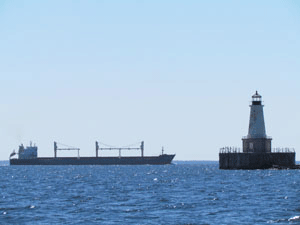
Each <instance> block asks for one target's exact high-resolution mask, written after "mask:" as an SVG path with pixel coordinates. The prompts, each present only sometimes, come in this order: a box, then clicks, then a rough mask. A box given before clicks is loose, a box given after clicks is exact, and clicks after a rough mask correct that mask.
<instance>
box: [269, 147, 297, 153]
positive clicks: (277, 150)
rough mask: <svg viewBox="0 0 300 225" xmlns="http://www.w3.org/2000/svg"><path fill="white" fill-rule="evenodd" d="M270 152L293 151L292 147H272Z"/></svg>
mask: <svg viewBox="0 0 300 225" xmlns="http://www.w3.org/2000/svg"><path fill="white" fill-rule="evenodd" d="M272 152H278V153H285V152H295V149H294V148H272Z"/></svg>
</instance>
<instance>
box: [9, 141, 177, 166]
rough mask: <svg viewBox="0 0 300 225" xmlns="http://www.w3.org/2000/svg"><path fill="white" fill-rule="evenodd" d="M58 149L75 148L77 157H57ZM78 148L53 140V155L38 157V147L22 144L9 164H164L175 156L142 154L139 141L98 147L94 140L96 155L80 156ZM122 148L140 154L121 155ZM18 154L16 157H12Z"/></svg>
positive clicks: (142, 143) (168, 162)
mask: <svg viewBox="0 0 300 225" xmlns="http://www.w3.org/2000/svg"><path fill="white" fill-rule="evenodd" d="M59 150H75V151H78V156H77V157H57V151H59ZM79 150H80V149H79V148H74V147H68V148H58V147H57V142H54V157H38V156H37V152H38V147H37V146H35V145H32V144H30V146H28V147H26V148H25V147H24V146H23V144H22V145H20V146H19V151H18V153H16V152H15V151H13V152H12V153H11V154H10V159H9V162H10V165H147V164H148V165H165V164H171V162H172V160H173V159H174V157H175V154H172V155H168V154H164V150H163V149H162V154H161V155H159V156H144V142H143V141H142V142H141V145H140V147H138V148H130V147H126V148H124V147H121V148H118V147H105V148H99V143H98V142H96V157H80V156H79ZM99 150H100V151H101V150H102V151H103V150H117V151H119V156H117V157H115V156H110V157H106V156H99V154H98V153H99ZM122 150H140V151H141V156H121V151H122ZM15 155H18V157H17V158H13V157H14V156H15Z"/></svg>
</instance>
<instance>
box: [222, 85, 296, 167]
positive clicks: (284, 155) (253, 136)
mask: <svg viewBox="0 0 300 225" xmlns="http://www.w3.org/2000/svg"><path fill="white" fill-rule="evenodd" d="M263 107H264V106H263V105H262V97H261V95H260V94H258V92H257V91H256V92H255V94H254V95H252V102H251V105H250V119H249V129H248V135H247V136H245V137H243V138H242V143H243V149H242V151H240V148H238V147H223V148H220V152H219V168H220V169H246V170H249V169H269V168H290V169H295V168H299V169H300V166H298V165H297V166H296V165H295V156H296V153H295V150H294V149H293V148H275V149H273V151H272V150H271V141H272V138H270V137H268V136H267V134H266V128H265V119H264V111H263Z"/></svg>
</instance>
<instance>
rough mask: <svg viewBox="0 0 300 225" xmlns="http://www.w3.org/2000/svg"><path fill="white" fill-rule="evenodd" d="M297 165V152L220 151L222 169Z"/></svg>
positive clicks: (220, 166)
mask: <svg viewBox="0 0 300 225" xmlns="http://www.w3.org/2000/svg"><path fill="white" fill-rule="evenodd" d="M273 165H277V166H283V167H293V166H295V152H272V153H232V152H230V153H219V168H220V169H268V168H271V167H272V166H273Z"/></svg>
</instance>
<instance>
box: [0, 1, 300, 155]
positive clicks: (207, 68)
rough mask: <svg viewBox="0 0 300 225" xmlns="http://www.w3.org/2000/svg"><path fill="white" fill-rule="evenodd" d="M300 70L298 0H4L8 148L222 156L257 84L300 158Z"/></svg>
mask: <svg viewBox="0 0 300 225" xmlns="http://www.w3.org/2000/svg"><path fill="white" fill-rule="evenodd" d="M299 72H300V2H299V1H292V0H291V1H282V0H269V1H268V0H267V1H258V0H253V1H230V0H228V1H223V0H219V1H217V0H214V1H96V0H94V1H67V0H66V1H56V0H52V1H37V0H36V1H30V0H28V1H1V2H0V99H1V101H0V104H1V110H0V140H1V151H0V160H7V159H8V157H9V154H10V153H11V151H12V150H13V149H17V148H18V145H19V144H20V143H24V144H28V143H29V141H30V140H32V141H33V142H35V143H37V145H38V147H39V156H52V155H53V141H55V140H56V141H58V142H61V143H65V144H69V145H72V146H77V147H80V148H81V155H82V156H84V155H86V156H91V155H94V154H95V153H94V152H95V150H94V149H95V147H94V145H95V143H94V142H95V141H96V140H99V141H101V142H104V143H107V144H111V145H116V146H122V145H127V144H131V143H135V142H138V141H141V140H144V141H145V154H146V155H157V154H159V153H160V150H161V146H164V147H165V151H166V152H167V153H176V158H175V159H176V160H218V152H219V148H220V147H223V146H241V145H242V142H241V137H242V136H244V135H247V132H248V122H249V112H250V109H249V101H250V100H251V95H252V94H253V93H254V92H255V91H256V90H258V91H259V93H260V94H261V95H262V96H263V100H264V103H265V108H264V110H265V121H266V130H267V134H268V135H269V136H272V137H273V147H294V148H295V149H296V153H297V159H298V160H299V159H300V138H299V137H300V130H299V127H300V116H299V112H300V88H299V85H300V76H299V75H300V74H299ZM59 154H60V155H63V153H59ZM64 154H66V155H69V156H74V155H76V153H75V152H74V153H72V152H68V153H64ZM136 154H139V153H138V152H136Z"/></svg>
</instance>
